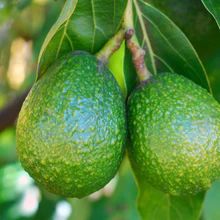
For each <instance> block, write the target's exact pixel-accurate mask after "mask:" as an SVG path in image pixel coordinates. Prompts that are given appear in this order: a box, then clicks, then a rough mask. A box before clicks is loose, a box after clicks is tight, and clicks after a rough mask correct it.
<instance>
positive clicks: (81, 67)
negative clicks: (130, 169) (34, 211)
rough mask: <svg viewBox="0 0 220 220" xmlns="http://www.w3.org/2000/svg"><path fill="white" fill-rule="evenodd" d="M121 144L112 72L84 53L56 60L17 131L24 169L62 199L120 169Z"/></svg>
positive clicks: (89, 189)
mask: <svg viewBox="0 0 220 220" xmlns="http://www.w3.org/2000/svg"><path fill="white" fill-rule="evenodd" d="M125 140H126V118H125V100H124V97H123V95H122V92H121V90H120V88H119V86H118V84H117V82H116V80H115V79H114V77H113V75H112V73H111V72H110V71H109V70H108V69H107V68H106V67H105V66H104V65H103V64H102V63H101V62H100V61H98V60H97V59H96V57H94V56H92V55H90V54H87V53H82V52H76V53H71V54H68V55H66V56H64V57H62V58H61V59H59V60H58V61H56V63H55V64H53V65H52V66H51V67H50V68H49V69H48V70H47V72H46V73H45V74H44V75H43V76H42V77H41V78H40V79H39V80H38V81H37V82H36V83H35V84H34V86H33V87H32V89H31V91H30V93H29V95H28V97H27V98H26V100H25V102H24V104H23V106H22V109H21V112H20V114H19V118H18V122H17V129H16V142H17V153H18V156H19V159H20V161H21V164H22V166H23V167H24V169H25V170H26V171H27V172H28V173H29V174H30V176H32V177H33V178H34V179H35V181H36V182H37V183H38V184H39V185H41V186H43V187H44V188H46V189H47V190H48V191H50V192H52V193H55V194H58V195H62V196H65V197H78V198H82V197H84V196H87V195H89V194H90V193H93V192H95V191H97V190H99V189H100V188H102V187H103V186H105V185H106V184H107V183H108V182H109V181H110V180H111V179H112V178H113V177H114V176H115V174H116V172H117V170H118V168H119V166H120V163H121V161H122V158H123V154H124V146H125Z"/></svg>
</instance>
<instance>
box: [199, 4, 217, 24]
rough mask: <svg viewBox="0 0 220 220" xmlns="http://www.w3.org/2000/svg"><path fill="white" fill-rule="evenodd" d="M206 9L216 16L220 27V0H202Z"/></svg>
mask: <svg viewBox="0 0 220 220" xmlns="http://www.w3.org/2000/svg"><path fill="white" fill-rule="evenodd" d="M202 3H203V4H204V5H205V7H206V9H207V10H208V11H209V12H210V13H211V14H212V16H213V17H214V18H215V20H216V22H217V24H218V26H219V28H220V1H219V0H202Z"/></svg>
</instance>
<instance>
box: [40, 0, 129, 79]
mask: <svg viewBox="0 0 220 220" xmlns="http://www.w3.org/2000/svg"><path fill="white" fill-rule="evenodd" d="M126 4H127V1H126V0H117V1H116V0H67V1H66V3H65V5H64V8H63V10H62V12H61V14H60V16H59V18H58V20H57V22H56V23H55V24H54V26H53V27H52V28H51V30H50V32H49V33H48V35H47V37H46V39H45V42H44V44H43V46H42V49H41V52H40V56H39V60H38V74H39V76H41V75H42V74H43V73H44V72H45V70H46V69H47V68H48V66H50V65H51V64H52V63H53V62H54V61H55V60H56V59H58V58H59V57H61V56H62V55H64V54H66V53H68V52H71V51H73V50H85V51H88V52H91V53H96V52H97V51H98V50H100V49H101V48H102V46H103V45H104V44H105V43H106V42H107V41H108V40H109V38H111V37H112V36H113V35H114V34H115V33H116V31H117V30H118V29H119V27H120V25H121V21H122V17H123V14H124V10H125V7H126Z"/></svg>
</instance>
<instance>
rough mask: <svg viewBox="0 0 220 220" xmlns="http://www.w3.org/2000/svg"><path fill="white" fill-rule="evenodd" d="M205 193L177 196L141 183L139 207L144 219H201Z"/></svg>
mask: <svg viewBox="0 0 220 220" xmlns="http://www.w3.org/2000/svg"><path fill="white" fill-rule="evenodd" d="M203 199H204V193H200V194H198V195H196V196H188V197H177V196H171V195H169V194H166V193H163V192H161V191H158V190H156V189H155V188H153V187H152V186H150V185H149V184H147V183H141V184H140V196H139V200H138V208H139V211H140V214H141V216H142V219H143V220H152V219H154V220H161V219H163V220H177V219H178V220H186V219H187V220H199V218H200V215H201V209H202V205H203Z"/></svg>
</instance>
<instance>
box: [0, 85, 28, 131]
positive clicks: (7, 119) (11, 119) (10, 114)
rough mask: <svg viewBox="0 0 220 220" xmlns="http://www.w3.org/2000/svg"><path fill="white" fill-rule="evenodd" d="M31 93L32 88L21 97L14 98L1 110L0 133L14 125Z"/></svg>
mask: <svg viewBox="0 0 220 220" xmlns="http://www.w3.org/2000/svg"><path fill="white" fill-rule="evenodd" d="M29 91H30V88H29V89H27V90H26V91H24V92H23V93H22V94H21V95H20V96H17V97H16V98H14V99H13V100H12V101H11V102H9V104H8V105H6V106H5V107H4V108H3V109H1V110H0V131H2V130H4V129H5V128H7V127H10V126H12V125H14V123H15V120H16V119H17V116H18V113H19V112H20V110H21V106H22V104H23V102H24V100H25V98H26V96H27V94H28V93H29Z"/></svg>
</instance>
